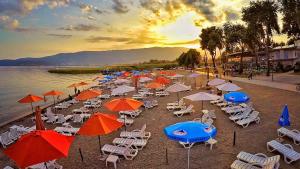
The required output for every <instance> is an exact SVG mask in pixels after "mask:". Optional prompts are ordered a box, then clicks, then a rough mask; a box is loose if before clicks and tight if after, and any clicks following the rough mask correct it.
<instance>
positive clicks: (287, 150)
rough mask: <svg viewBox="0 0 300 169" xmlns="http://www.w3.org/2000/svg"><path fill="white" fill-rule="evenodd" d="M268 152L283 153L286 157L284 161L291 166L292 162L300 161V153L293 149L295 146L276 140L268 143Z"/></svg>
mask: <svg viewBox="0 0 300 169" xmlns="http://www.w3.org/2000/svg"><path fill="white" fill-rule="evenodd" d="M267 150H268V151H269V152H274V151H277V152H279V153H281V154H282V155H283V157H284V161H285V162H286V163H287V164H291V163H292V162H294V161H297V160H299V159H300V153H298V152H297V151H295V150H294V149H293V146H291V145H290V144H282V143H279V142H278V141H276V140H272V141H269V142H267Z"/></svg>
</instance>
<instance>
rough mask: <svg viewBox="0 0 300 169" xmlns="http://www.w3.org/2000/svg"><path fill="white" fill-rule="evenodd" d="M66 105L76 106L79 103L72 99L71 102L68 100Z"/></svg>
mask: <svg viewBox="0 0 300 169" xmlns="http://www.w3.org/2000/svg"><path fill="white" fill-rule="evenodd" d="M67 103H68V104H77V103H79V101H77V100H76V99H72V100H69V101H67Z"/></svg>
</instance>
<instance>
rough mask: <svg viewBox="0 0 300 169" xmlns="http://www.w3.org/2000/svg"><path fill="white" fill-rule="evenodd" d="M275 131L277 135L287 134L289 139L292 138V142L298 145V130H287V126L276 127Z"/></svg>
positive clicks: (299, 134) (299, 133) (299, 141)
mask: <svg viewBox="0 0 300 169" xmlns="http://www.w3.org/2000/svg"><path fill="white" fill-rule="evenodd" d="M277 133H278V136H279V137H284V136H287V137H289V138H291V139H293V141H294V144H296V145H300V132H299V131H298V130H296V129H293V130H289V129H287V128H284V127H281V128H279V129H277Z"/></svg>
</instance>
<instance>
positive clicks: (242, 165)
mask: <svg viewBox="0 0 300 169" xmlns="http://www.w3.org/2000/svg"><path fill="white" fill-rule="evenodd" d="M230 168H231V169H275V168H274V166H273V164H268V165H265V166H260V165H258V164H252V163H246V162H243V161H240V160H235V161H234V162H233V163H232V164H231V166H230Z"/></svg>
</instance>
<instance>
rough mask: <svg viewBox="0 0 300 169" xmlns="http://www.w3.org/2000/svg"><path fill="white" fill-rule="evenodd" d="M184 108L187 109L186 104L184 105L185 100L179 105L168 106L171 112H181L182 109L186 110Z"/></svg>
mask: <svg viewBox="0 0 300 169" xmlns="http://www.w3.org/2000/svg"><path fill="white" fill-rule="evenodd" d="M184 108H186V107H185V104H184V102H183V100H182V101H179V102H178V104H176V103H175V104H172V105H171V104H169V105H167V109H168V110H169V111H172V110H180V109H184Z"/></svg>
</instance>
